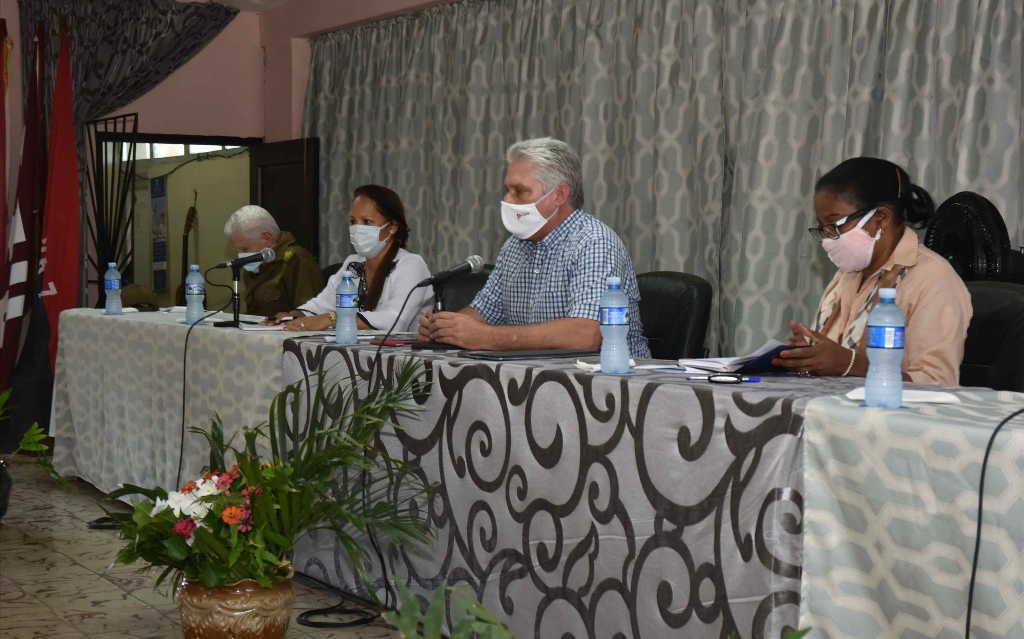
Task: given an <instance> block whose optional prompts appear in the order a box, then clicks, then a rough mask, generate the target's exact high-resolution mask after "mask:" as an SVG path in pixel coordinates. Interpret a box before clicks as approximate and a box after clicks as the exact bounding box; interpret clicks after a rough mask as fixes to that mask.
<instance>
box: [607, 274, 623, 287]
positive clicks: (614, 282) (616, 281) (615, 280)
mask: <svg viewBox="0 0 1024 639" xmlns="http://www.w3.org/2000/svg"><path fill="white" fill-rule="evenodd" d="M608 286H609V287H614V288H618V287H620V286H622V279H620V278H619V277H617V276H615V275H612V276H610V277H609V278H608Z"/></svg>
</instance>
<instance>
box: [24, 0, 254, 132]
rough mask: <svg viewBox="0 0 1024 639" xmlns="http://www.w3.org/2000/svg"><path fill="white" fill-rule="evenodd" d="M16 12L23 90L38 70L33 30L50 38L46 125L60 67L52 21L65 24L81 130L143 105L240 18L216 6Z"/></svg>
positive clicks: (35, 1) (31, 0)
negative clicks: (149, 94) (61, 20)
mask: <svg viewBox="0 0 1024 639" xmlns="http://www.w3.org/2000/svg"><path fill="white" fill-rule="evenodd" d="M18 5H19V10H20V18H21V43H22V57H21V62H22V70H23V74H22V77H23V78H24V82H25V83H27V82H28V77H29V74H30V73H31V70H32V68H33V67H32V65H34V64H35V52H34V50H33V47H32V42H33V39H34V38H35V34H36V25H38V24H39V23H42V24H43V25H44V29H45V30H46V34H47V42H46V44H47V65H46V78H45V82H44V86H45V87H46V92H47V93H46V99H45V105H46V109H45V110H44V113H46V114H47V115H46V116H45V117H49V104H50V99H49V98H50V96H49V93H50V91H51V90H52V87H53V75H54V70H55V68H56V65H57V43H58V42H59V39H58V33H59V31H58V29H59V25H60V23H59V20H58V19H57V18H58V17H63V18H65V19H66V20H67V21H68V25H69V28H70V31H71V60H72V65H73V68H72V89H73V91H74V96H75V105H74V106H75V121H76V123H78V124H83V123H85V122H87V121H89V120H93V119H96V118H99V117H101V116H103V115H106V114H108V113H110V112H112V111H114V110H116V109H119V108H121V107H123V106H124V105H126V104H129V103H131V102H132V101H133V100H135V99H137V98H140V97H142V96H143V95H144V94H145V93H146V92H148V91H149V90H150V89H152V88H153V87H155V86H156V85H157V84H159V83H160V82H161V81H163V79H164V78H166V77H167V76H169V75H170V74H171V73H173V72H174V71H175V70H177V69H178V67H180V66H181V65H183V64H185V63H186V62H188V61H189V60H190V59H191V58H192V56H194V55H195V54H196V53H198V52H199V51H200V50H202V48H203V47H204V46H206V44H207V43H208V42H209V41H210V40H212V39H213V38H214V37H216V36H217V34H219V33H220V32H221V31H222V30H223V29H224V27H226V26H227V25H228V23H229V22H231V20H233V19H234V17H235V16H236V15H237V14H238V10H237V9H231V8H228V7H225V6H223V5H220V4H217V3H214V2H211V3H181V2H175V1H174V0H129V1H125V0H87V1H83V0H18ZM25 94H26V95H27V91H26V93H25ZM183 99H184V98H183Z"/></svg>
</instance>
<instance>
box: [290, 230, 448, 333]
mask: <svg viewBox="0 0 1024 639" xmlns="http://www.w3.org/2000/svg"><path fill="white" fill-rule="evenodd" d="M365 261H366V258H364V257H362V256H360V255H355V254H353V255H349V256H348V257H346V258H345V261H344V262H343V263H342V265H341V268H340V269H338V272H337V273H335V274H334V275H332V276H331V277H330V279H328V280H327V286H325V287H324V290H322V291H320V293H319V294H317V296H316V297H314V298H313V299H311V300H309V301H307V302H306V303H304V304H302V305H301V306H299V310H302V311H306V312H307V313H310V314H312V315H322V314H324V313H329V312H330V311H333V310H334V309H335V304H336V301H335V291H336V290H337V288H338V284H339V283H340V282H341V273H342V271H344V270H345V269H347V268H348V265H349V264H351V263H353V262H365ZM395 262H396V264H395V268H394V269H392V271H391V273H390V274H389V275H388V278H387V279H386V280H384V290H383V291H381V294H380V300H379V301H378V302H377V308H375V309H374V310H372V311H360V312H359V316H360V317H362V318H363V320H365V321H366V323H367V324H369V325H370V326H372V327H373V328H375V329H378V330H382V331H386V330H387V329H389V328H391V324H392V323H393V322H394V321H395V318H396V317H397V316H398V309H399V308H401V306H402V302H403V301H404V300H405V296H406V295H408V294H409V291H410V290H411V289H412V287H414V286H416V284H418V283H419V282H421V281H423V280H425V279H427V278H428V277H430V270H429V269H428V268H427V263H426V262H425V261H423V258H422V257H420V256H419V255H417V254H415V253H410V252H409V251H407V250H405V249H403V248H400V249H398V253H397V254H396V255H395ZM354 281H355V283H356V286H358V285H359V278H358V277H357V278H354ZM433 305H434V291H433V289H432V288H431V287H429V286H424V287H422V288H419V289H416V291H415V292H413V294H412V296H410V297H409V303H408V304H406V306H405V311H403V312H402V318H401V320H399V322H398V324H397V325H396V326H395V331H398V332H409V331H417V330H418V328H417V327H418V323H419V319H420V316H421V315H423V313H425V312H427V311H429V310H430V309H431V308H432V307H433Z"/></svg>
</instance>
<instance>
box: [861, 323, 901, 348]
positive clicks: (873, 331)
mask: <svg viewBox="0 0 1024 639" xmlns="http://www.w3.org/2000/svg"><path fill="white" fill-rule="evenodd" d="M868 348H903V327H902V326H868Z"/></svg>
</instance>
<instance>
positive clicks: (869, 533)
mask: <svg viewBox="0 0 1024 639" xmlns="http://www.w3.org/2000/svg"><path fill="white" fill-rule="evenodd" d="M954 392H955V393H956V395H957V396H959V397H960V399H961V400H962V402H963V403H962V404H960V405H938V404H929V405H917V407H914V408H904V409H900V410H881V409H868V408H862V407H860V406H859V405H858V404H859V403H857V402H853V401H850V400H847V399H845V398H839V397H822V398H818V399H814V400H811V401H810V402H808V404H807V406H806V408H805V411H804V461H805V475H804V508H805V511H804V539H803V542H804V551H803V562H804V563H803V579H802V584H801V599H802V601H801V616H800V627H801V628H806V627H808V626H810V627H813V628H814V631H813V632H812V633H811V636H812V637H837V638H838V637H844V638H860V637H864V638H871V639H875V638H876V637H900V638H901V639H919V638H920V639H923V638H924V637H929V638H934V637H942V638H950V639H952V638H953V637H963V636H964V635H963V630H964V621H965V618H966V610H967V609H966V602H967V589H968V583H969V580H970V571H971V559H972V556H973V553H974V539H975V529H976V526H977V509H978V487H979V479H980V473H981V463H982V459H983V456H984V452H985V446H986V444H987V443H988V440H989V437H990V435H991V434H992V431H993V430H994V428H995V426H996V425H997V424H998V423H999V422H1000V421H1001V420H1002V419H1003V418H1004V417H1006V416H1007V415H1009V414H1010V413H1012V412H1014V411H1015V410H1018V409H1020V408H1022V407H1024V395H1022V394H1020V393H1008V392H997V391H992V390H984V389H968V388H961V389H956V390H955V391H954ZM983 519H984V527H983V533H982V535H983V543H982V550H981V556H980V560H979V569H978V582H977V585H976V587H975V601H974V613H973V617H972V633H971V636H972V637H979V638H980V637H1005V638H1007V639H1011V638H1014V639H1020V638H1021V637H1024V416H1022V417H1017V418H1015V419H1014V420H1011V421H1010V422H1009V423H1008V424H1007V425H1006V426H1004V427H1003V429H1002V430H1001V431H1000V433H999V435H998V436H997V437H996V440H995V445H994V446H993V449H992V454H991V456H990V458H989V465H988V471H987V475H986V480H985V512H984V518H983Z"/></svg>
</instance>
